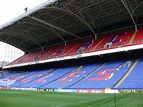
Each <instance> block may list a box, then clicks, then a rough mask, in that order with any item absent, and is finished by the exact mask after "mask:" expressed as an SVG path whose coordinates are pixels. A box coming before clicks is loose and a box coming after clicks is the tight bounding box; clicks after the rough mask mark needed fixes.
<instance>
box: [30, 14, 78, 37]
mask: <svg viewBox="0 0 143 107" xmlns="http://www.w3.org/2000/svg"><path fill="white" fill-rule="evenodd" d="M30 18H32V19H34V20H36V21H38V22H40V23H43V24H45V25H48V26H50V27H52V28H55V29H57V30H60V31H62V32H64V33H66V34H69V35H71V36H74V37H77V38H80V37H79V36H77V35H75V34H72V33H71V32H68V31H66V30H64V29H62V28H59V27H57V26H55V25H52V24H51V23H48V22H45V21H43V20H41V19H39V18H36V17H34V16H31V17H30Z"/></svg>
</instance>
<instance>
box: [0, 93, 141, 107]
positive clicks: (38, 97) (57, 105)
mask: <svg viewBox="0 0 143 107" xmlns="http://www.w3.org/2000/svg"><path fill="white" fill-rule="evenodd" d="M114 98H116V100H115V99H114ZM0 107H143V94H116V95H115V96H114V94H82V93H56V92H39V91H18V90H0Z"/></svg>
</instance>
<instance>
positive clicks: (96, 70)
mask: <svg viewBox="0 0 143 107" xmlns="http://www.w3.org/2000/svg"><path fill="white" fill-rule="evenodd" d="M105 64H106V63H103V64H102V65H101V66H99V67H98V68H96V69H95V70H94V71H93V72H91V73H89V74H88V75H87V76H85V77H83V78H82V79H80V80H78V81H77V82H75V83H73V84H71V85H70V86H68V87H67V88H70V87H72V86H74V85H76V84H78V83H80V82H82V81H83V80H85V79H86V78H88V77H89V76H91V75H92V74H94V73H95V72H96V71H98V70H99V69H101V68H102V67H103V66H104V65H105Z"/></svg>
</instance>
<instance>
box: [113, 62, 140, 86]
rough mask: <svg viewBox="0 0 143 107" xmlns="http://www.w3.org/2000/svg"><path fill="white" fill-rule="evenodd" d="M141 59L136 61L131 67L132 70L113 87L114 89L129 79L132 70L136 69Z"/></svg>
mask: <svg viewBox="0 0 143 107" xmlns="http://www.w3.org/2000/svg"><path fill="white" fill-rule="evenodd" d="M139 60H140V59H137V60H135V62H134V64H133V65H132V66H131V68H130V69H129V70H128V71H127V73H126V74H125V75H124V76H123V77H122V78H121V79H120V80H119V81H118V83H117V84H115V85H114V86H113V88H117V87H118V86H119V85H120V84H121V83H122V82H123V81H124V80H125V79H126V78H127V77H128V75H129V74H130V73H131V72H132V70H133V69H134V68H135V66H136V65H137V63H138V62H139Z"/></svg>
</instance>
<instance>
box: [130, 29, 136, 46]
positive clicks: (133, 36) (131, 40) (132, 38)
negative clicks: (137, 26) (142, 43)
mask: <svg viewBox="0 0 143 107" xmlns="http://www.w3.org/2000/svg"><path fill="white" fill-rule="evenodd" d="M136 34H137V32H136V31H134V34H133V35H132V37H131V39H130V41H129V44H132V43H133V40H134V38H135V36H136Z"/></svg>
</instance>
